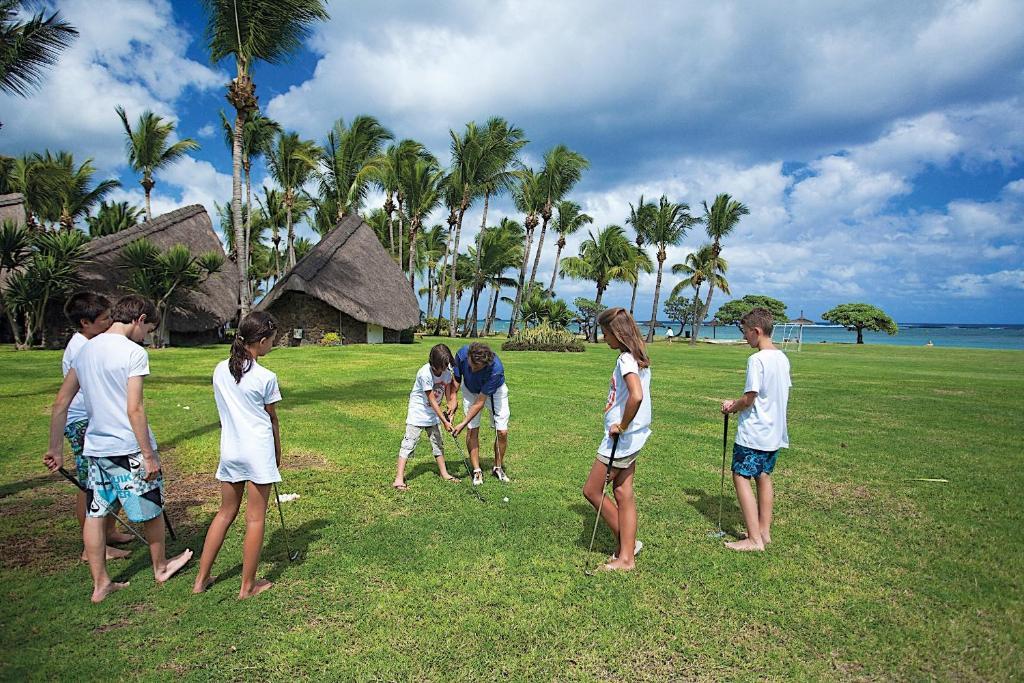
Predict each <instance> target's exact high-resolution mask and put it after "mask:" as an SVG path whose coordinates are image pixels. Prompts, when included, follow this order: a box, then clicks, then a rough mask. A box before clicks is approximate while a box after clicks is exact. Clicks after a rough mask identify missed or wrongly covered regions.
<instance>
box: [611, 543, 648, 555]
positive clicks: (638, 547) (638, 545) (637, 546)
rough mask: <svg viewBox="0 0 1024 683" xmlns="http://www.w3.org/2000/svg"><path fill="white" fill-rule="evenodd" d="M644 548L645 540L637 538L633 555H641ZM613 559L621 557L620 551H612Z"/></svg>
mask: <svg viewBox="0 0 1024 683" xmlns="http://www.w3.org/2000/svg"><path fill="white" fill-rule="evenodd" d="M643 549H644V542H643V541H641V540H640V539H637V541H636V543H635V544H634V545H633V557H636V556H637V555H639V554H640V551H641V550H643ZM612 559H613V560H617V559H619V555H618V553H612Z"/></svg>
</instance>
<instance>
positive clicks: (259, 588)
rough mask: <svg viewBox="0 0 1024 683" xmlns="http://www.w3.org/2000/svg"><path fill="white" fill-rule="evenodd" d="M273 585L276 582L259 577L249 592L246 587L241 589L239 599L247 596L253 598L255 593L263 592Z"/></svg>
mask: <svg viewBox="0 0 1024 683" xmlns="http://www.w3.org/2000/svg"><path fill="white" fill-rule="evenodd" d="M273 585H274V584H272V583H271V582H269V581H267V580H266V579H259V580H258V581H256V584H255V585H254V586H253V587H252V588H251V589H250V590H249V591H248V592H246V591H245V590H244V589H243V590H241V591H239V593H238V599H239V600H245V599H246V598H251V597H252V596H254V595H259V594H260V593H262V592H263V591H265V590H267V589H268V588H270V587H271V586H273Z"/></svg>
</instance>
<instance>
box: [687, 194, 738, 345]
mask: <svg viewBox="0 0 1024 683" xmlns="http://www.w3.org/2000/svg"><path fill="white" fill-rule="evenodd" d="M749 213H750V209H748V208H747V206H746V204H743V203H742V202H738V201H736V200H735V199H733V198H732V197H730V196H729V195H728V194H726V193H724V192H723V193H722V194H720V195H718V196H717V197H715V201H714V202H713V203H712V204H711V206H708V203H707V202H704V218H703V221H704V228H705V230H707V233H708V237H710V238H711V240H712V242H711V259H710V261H711V262H718V261H721V262H722V263H725V261H724V259H722V239H723V238H724V237H726V236H727V235H728V234H729V233H730V232H732V231H733V230H734V229H735V228H736V226H737V225H738V224H739V222H740V218H742V217H743V216H746V215H747V214H749ZM722 272H723V273H724V272H725V270H724V269H722ZM705 281H706V282H707V283H708V298H707V299H706V300H705V301H704V306H703V307H702V308H701V311H700V314H699V315H697V316H694V319H693V328H694V329H693V337H692V338H691V339H690V345H691V346H692V345H694V344H696V343H697V335H698V333H700V324H701V323H702V322H703V321H704V318H706V317H707V315H708V310H709V309H710V308H711V295H712V294H714V293H715V287H716V286H717V285H716V282H715V279H714V278H705ZM722 291H723V292H725V293H726V294H728V293H729V292H728V291H726V290H722Z"/></svg>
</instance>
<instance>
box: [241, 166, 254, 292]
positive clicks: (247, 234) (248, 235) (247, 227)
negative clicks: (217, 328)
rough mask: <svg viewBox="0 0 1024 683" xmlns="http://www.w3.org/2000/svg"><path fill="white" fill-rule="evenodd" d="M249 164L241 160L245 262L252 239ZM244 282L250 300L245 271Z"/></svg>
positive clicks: (249, 288)
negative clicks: (243, 189) (243, 178)
mask: <svg viewBox="0 0 1024 683" xmlns="http://www.w3.org/2000/svg"><path fill="white" fill-rule="evenodd" d="M250 166H251V164H250V163H249V160H248V159H245V160H243V162H242V170H243V171H244V172H245V262H246V264H248V263H249V258H250V256H251V255H252V245H250V244H249V240H250V239H252V179H251V178H250V177H249V169H250ZM245 275H246V277H245V284H246V292H247V293H248V295H249V300H250V301H251V300H252V280H250V279H249V273H248V272H246V274H245Z"/></svg>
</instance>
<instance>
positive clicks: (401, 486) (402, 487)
mask: <svg viewBox="0 0 1024 683" xmlns="http://www.w3.org/2000/svg"><path fill="white" fill-rule="evenodd" d="M391 488H393V489H394V490H396V491H408V490H409V485H408V484H406V483H405V482H404V481H402V480H401V479H395V481H394V482H393V483H392V484H391Z"/></svg>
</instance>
